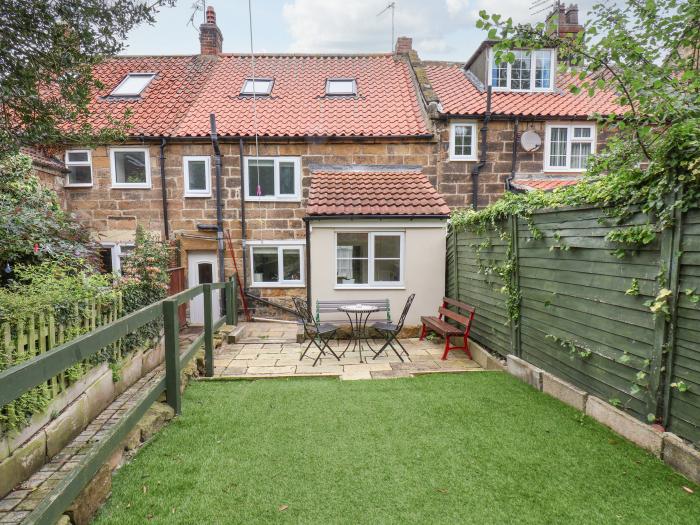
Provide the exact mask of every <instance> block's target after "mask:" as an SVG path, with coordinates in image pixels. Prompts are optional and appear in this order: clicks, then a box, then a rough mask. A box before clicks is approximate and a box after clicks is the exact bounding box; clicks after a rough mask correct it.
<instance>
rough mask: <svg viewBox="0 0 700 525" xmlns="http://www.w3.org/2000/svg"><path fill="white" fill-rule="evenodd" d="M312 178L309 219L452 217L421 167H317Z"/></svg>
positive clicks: (312, 171)
mask: <svg viewBox="0 0 700 525" xmlns="http://www.w3.org/2000/svg"><path fill="white" fill-rule="evenodd" d="M311 175H312V177H311V188H310V190H309V200H308V203H307V206H306V214H307V215H310V216H319V215H442V216H445V217H447V216H448V215H449V213H450V209H449V207H448V206H447V204H446V203H445V201H444V199H443V198H442V197H441V196H440V194H439V193H438V192H437V191H436V190H435V188H434V187H433V185H432V184H430V181H429V180H428V178H427V177H426V176H425V175H423V173H422V172H421V170H420V168H419V167H415V168H411V167H391V166H352V167H351V166H347V167H332V166H315V167H312V169H311Z"/></svg>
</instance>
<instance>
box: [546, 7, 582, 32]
mask: <svg viewBox="0 0 700 525" xmlns="http://www.w3.org/2000/svg"><path fill="white" fill-rule="evenodd" d="M552 22H554V25H555V26H556V32H557V33H558V34H559V36H562V37H568V38H576V35H578V34H579V33H580V32H582V31H583V26H582V25H581V24H579V23H578V5H576V4H570V5H569V7H566V6H565V5H564V4H563V3H560V4H559V9H558V10H554V11H552V12H551V13H550V14H549V16H547V23H548V24H550V23H552Z"/></svg>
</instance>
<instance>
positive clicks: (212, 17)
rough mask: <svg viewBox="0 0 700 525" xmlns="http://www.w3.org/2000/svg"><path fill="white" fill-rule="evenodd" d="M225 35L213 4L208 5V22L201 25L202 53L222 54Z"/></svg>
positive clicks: (200, 40)
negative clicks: (217, 20)
mask: <svg viewBox="0 0 700 525" xmlns="http://www.w3.org/2000/svg"><path fill="white" fill-rule="evenodd" d="M223 41H224V37H223V35H222V34H221V30H220V29H219V26H217V25H216V12H215V11H214V8H213V7H212V6H208V7H207V14H206V22H205V23H203V24H202V25H200V26H199V45H200V51H199V52H200V54H202V55H214V56H216V55H220V54H221V44H222V43H223Z"/></svg>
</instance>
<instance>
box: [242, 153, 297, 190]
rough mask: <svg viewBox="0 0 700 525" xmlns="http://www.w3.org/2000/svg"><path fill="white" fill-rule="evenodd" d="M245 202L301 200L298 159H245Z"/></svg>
mask: <svg viewBox="0 0 700 525" xmlns="http://www.w3.org/2000/svg"><path fill="white" fill-rule="evenodd" d="M244 164H245V171H244V176H245V179H244V185H245V200H247V201H299V200H301V160H300V159H299V157H246V158H245V161H244Z"/></svg>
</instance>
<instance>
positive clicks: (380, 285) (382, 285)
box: [333, 230, 406, 290]
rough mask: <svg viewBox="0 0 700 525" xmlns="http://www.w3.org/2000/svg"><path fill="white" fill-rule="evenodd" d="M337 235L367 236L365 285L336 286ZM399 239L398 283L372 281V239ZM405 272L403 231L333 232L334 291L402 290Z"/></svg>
mask: <svg viewBox="0 0 700 525" xmlns="http://www.w3.org/2000/svg"><path fill="white" fill-rule="evenodd" d="M339 233H363V234H366V235H367V242H368V246H367V284H338V234H339ZM377 236H381V237H389V236H392V237H399V239H400V241H401V246H400V248H399V257H400V259H399V275H400V280H399V281H375V280H374V261H375V258H374V238H375V237H377ZM405 270H406V232H403V231H379V230H377V231H374V230H371V231H368V230H337V231H335V243H334V246H333V283H334V288H335V289H336V290H353V289H356V290H361V289H367V288H372V289H393V290H403V289H405V287H406V284H405V274H404V272H405Z"/></svg>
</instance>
